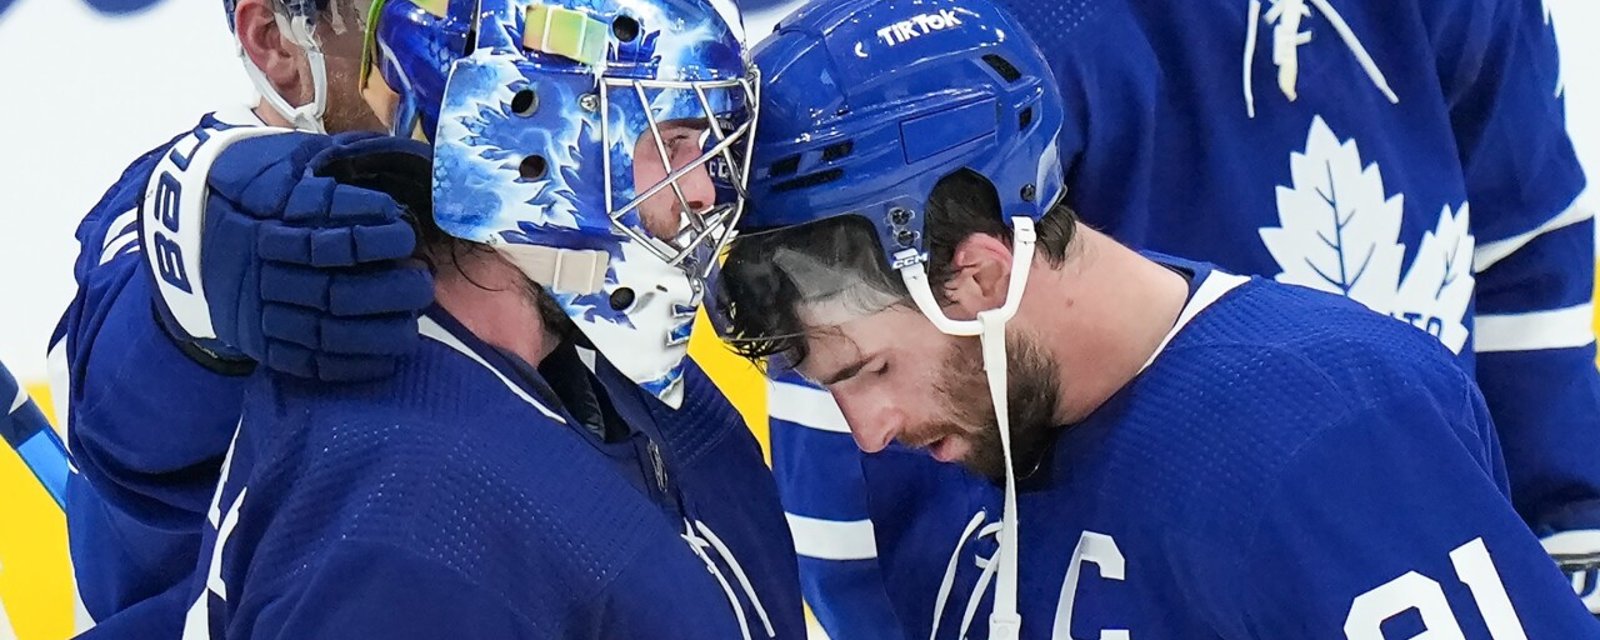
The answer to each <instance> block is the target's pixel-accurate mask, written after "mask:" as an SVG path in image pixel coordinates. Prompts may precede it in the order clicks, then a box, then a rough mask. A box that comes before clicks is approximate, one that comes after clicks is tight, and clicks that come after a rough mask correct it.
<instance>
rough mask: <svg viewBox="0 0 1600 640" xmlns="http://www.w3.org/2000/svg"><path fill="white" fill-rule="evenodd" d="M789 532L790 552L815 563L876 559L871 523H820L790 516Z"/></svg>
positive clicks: (859, 521) (787, 514) (875, 543)
mask: <svg viewBox="0 0 1600 640" xmlns="http://www.w3.org/2000/svg"><path fill="white" fill-rule="evenodd" d="M783 515H784V517H786V518H788V519H789V532H790V533H791V534H792V535H794V550H795V553H798V554H800V555H802V556H805V557H807V558H817V559H819V560H871V559H873V558H876V557H878V543H877V541H876V539H875V538H874V537H873V529H872V521H871V520H844V521H841V520H823V519H821V518H808V517H806V516H797V515H795V514H792V513H785V514H783Z"/></svg>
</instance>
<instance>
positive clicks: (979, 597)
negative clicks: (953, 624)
mask: <svg viewBox="0 0 1600 640" xmlns="http://www.w3.org/2000/svg"><path fill="white" fill-rule="evenodd" d="M988 519H989V512H988V511H979V512H977V513H975V514H972V519H971V520H969V521H968V522H967V526H966V528H964V529H962V530H961V537H960V538H958V539H957V540H956V546H955V548H954V549H951V550H950V561H949V562H948V563H946V564H945V567H944V579H943V580H942V581H940V583H939V595H938V597H937V598H935V599H934V602H933V626H932V627H931V629H930V630H929V631H928V640H933V639H934V638H936V637H938V636H939V623H940V622H941V621H943V619H944V608H945V604H946V603H947V602H948V601H949V599H950V590H951V589H952V588H953V587H954V586H955V579H956V566H957V564H958V563H959V562H960V561H961V552H962V550H963V549H965V548H966V546H967V542H969V541H975V540H981V539H983V538H987V537H995V536H998V535H999V534H1000V529H1001V528H1002V523H999V522H990V523H989V524H987V525H983V528H981V529H979V528H978V526H979V525H982V524H983V523H984V522H985V521H987V520H988ZM974 531H976V535H974ZM994 560H995V559H994V558H993V557H988V558H984V557H978V558H975V559H974V561H973V564H975V565H976V566H977V567H978V568H979V569H982V570H983V573H980V574H978V583H977V585H976V586H975V587H974V588H973V590H972V594H971V595H970V596H968V597H967V608H966V610H965V611H964V612H963V613H962V615H961V629H960V631H959V633H957V635H956V637H957V638H963V639H964V638H966V637H967V630H968V629H970V628H971V627H972V619H973V618H974V617H975V616H976V615H977V613H978V604H979V603H980V602H982V601H983V595H984V593H985V592H987V591H988V590H989V582H990V581H991V580H993V579H994V574H995V571H996V570H998V568H999V566H1000V563H998V562H995V561H994Z"/></svg>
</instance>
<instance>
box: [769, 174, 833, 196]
mask: <svg viewBox="0 0 1600 640" xmlns="http://www.w3.org/2000/svg"><path fill="white" fill-rule="evenodd" d="M843 177H844V169H828V170H827V171H818V172H816V173H813V174H811V175H808V176H805V177H801V178H795V179H794V180H790V181H788V182H784V183H780V184H778V185H776V186H774V187H772V191H773V192H774V193H783V192H786V191H799V190H801V189H809V188H811V187H815V186H819V185H824V184H828V183H829V182H833V181H834V180H838V179H839V178H843Z"/></svg>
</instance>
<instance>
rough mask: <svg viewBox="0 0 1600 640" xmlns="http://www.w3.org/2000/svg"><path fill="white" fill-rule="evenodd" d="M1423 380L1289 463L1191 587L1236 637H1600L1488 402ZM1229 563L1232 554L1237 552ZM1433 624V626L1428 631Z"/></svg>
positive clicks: (1325, 434)
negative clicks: (1453, 394) (1427, 387)
mask: <svg viewBox="0 0 1600 640" xmlns="http://www.w3.org/2000/svg"><path fill="white" fill-rule="evenodd" d="M1461 388H1462V389H1464V390H1465V393H1464V394H1463V395H1464V396H1465V397H1464V398H1463V399H1462V401H1461V403H1460V405H1459V406H1446V405H1447V404H1455V403H1448V402H1445V401H1443V400H1441V399H1438V398H1437V397H1436V396H1432V395H1427V394H1423V393H1419V392H1414V391H1412V390H1409V389H1408V390H1406V391H1403V392H1401V393H1400V394H1397V395H1396V396H1395V397H1394V398H1393V399H1392V400H1391V401H1387V402H1383V403H1380V404H1378V405H1376V406H1373V407H1371V408H1368V409H1365V410H1361V411H1357V412H1355V413H1353V414H1350V415H1349V416H1348V418H1347V419H1345V420H1344V421H1343V422H1342V423H1341V424H1339V425H1337V426H1335V427H1333V428H1329V429H1326V430H1324V431H1322V432H1321V433H1319V434H1318V435H1317V436H1316V437H1314V438H1312V439H1311V440H1309V441H1307V442H1306V443H1305V444H1304V445H1303V446H1301V447H1300V448H1299V449H1298V450H1297V451H1296V452H1295V454H1294V455H1293V456H1292V457H1291V458H1290V459H1288V460H1287V461H1286V464H1284V465H1283V466H1282V467H1281V471H1280V473H1279V474H1278V475H1277V477H1276V481H1275V482H1273V483H1272V485H1273V486H1270V487H1263V491H1266V492H1268V494H1267V495H1268V497H1267V499H1266V500H1265V502H1264V503H1263V504H1262V505H1261V508H1260V510H1259V513H1260V516H1259V520H1257V521H1256V526H1255V527H1254V528H1253V531H1251V530H1246V531H1247V533H1245V535H1243V536H1241V538H1240V539H1238V540H1236V541H1234V542H1233V544H1237V545H1238V546H1237V547H1236V549H1238V550H1240V552H1239V553H1236V554H1216V555H1215V556H1213V557H1212V558H1210V559H1199V560H1196V562H1197V564H1203V563H1206V562H1215V565H1214V566H1212V567H1210V568H1209V569H1208V570H1205V571H1202V572H1200V573H1201V575H1205V576H1208V578H1207V579H1205V580H1202V581H1199V582H1196V583H1195V584H1193V585H1191V587H1192V590H1193V591H1194V593H1195V597H1196V598H1197V599H1200V600H1207V599H1220V600H1222V601H1223V602H1213V603H1212V604H1213V605H1214V606H1212V607H1209V610H1211V611H1215V612H1220V613H1218V615H1219V616H1220V618H1221V619H1219V620H1218V622H1217V626H1218V628H1219V631H1220V632H1221V635H1223V636H1224V637H1230V638H1289V637H1293V638H1326V639H1328V640H1381V639H1383V638H1401V637H1412V636H1418V635H1427V637H1436V636H1437V637H1441V638H1462V639H1464V640H1491V639H1492V640H1503V639H1505V638H1523V637H1526V638H1574V639H1576V638H1600V623H1596V621H1595V619H1594V618H1593V617H1592V616H1591V615H1590V614H1589V613H1588V612H1587V611H1586V610H1584V608H1583V607H1582V606H1581V605H1580V604H1579V602H1578V600H1577V599H1576V598H1575V597H1574V596H1573V594H1572V592H1571V588H1570V587H1569V586H1568V584H1567V583H1566V582H1565V580H1564V579H1563V577H1562V576H1561V574H1560V572H1559V571H1558V570H1557V569H1556V567H1555V565H1554V563H1552V562H1551V561H1550V558H1549V556H1547V555H1545V553H1544V552H1543V550H1542V548H1541V547H1540V545H1539V542H1538V540H1537V539H1536V538H1535V537H1534V536H1533V535H1532V533H1531V532H1530V531H1529V530H1528V529H1527V527H1526V526H1525V525H1524V524H1523V523H1522V521H1521V519H1520V518H1519V517H1518V516H1517V514H1516V513H1515V511H1514V510H1513V509H1512V507H1511V505H1510V503H1509V502H1508V501H1507V500H1506V496H1505V492H1506V483H1505V476H1504V473H1503V472H1502V470H1501V469H1502V467H1501V465H1500V463H1499V452H1498V450H1497V445H1496V437H1495V435H1494V432H1493V427H1492V425H1491V423H1490V421H1489V419H1488V413H1487V408H1486V407H1485V406H1484V405H1483V403H1482V401H1481V398H1480V397H1479V396H1478V394H1477V393H1476V392H1475V391H1473V390H1471V388H1470V385H1468V384H1466V382H1465V380H1463V381H1462V384H1461ZM1225 558H1226V559H1225ZM1425 630H1426V633H1424V631H1425Z"/></svg>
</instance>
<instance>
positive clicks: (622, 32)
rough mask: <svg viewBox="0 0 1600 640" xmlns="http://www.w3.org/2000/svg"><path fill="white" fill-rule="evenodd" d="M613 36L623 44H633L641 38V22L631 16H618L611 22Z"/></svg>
mask: <svg viewBox="0 0 1600 640" xmlns="http://www.w3.org/2000/svg"><path fill="white" fill-rule="evenodd" d="M611 35H614V36H616V37H617V40H619V41H621V42H633V40H634V38H638V37H639V21H638V20H634V19H633V18H632V17H629V16H617V19H616V20H612V21H611Z"/></svg>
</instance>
